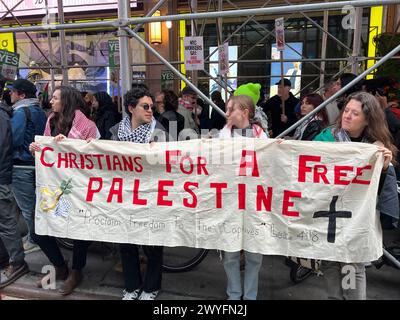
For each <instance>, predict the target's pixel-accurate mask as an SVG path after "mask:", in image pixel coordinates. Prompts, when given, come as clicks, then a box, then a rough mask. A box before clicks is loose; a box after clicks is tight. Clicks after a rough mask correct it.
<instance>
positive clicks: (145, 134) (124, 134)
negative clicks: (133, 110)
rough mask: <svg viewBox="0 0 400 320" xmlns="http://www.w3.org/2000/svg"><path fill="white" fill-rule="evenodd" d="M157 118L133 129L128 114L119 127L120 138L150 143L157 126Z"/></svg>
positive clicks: (121, 139)
mask: <svg viewBox="0 0 400 320" xmlns="http://www.w3.org/2000/svg"><path fill="white" fill-rule="evenodd" d="M155 121H156V120H155V119H154V118H153V119H152V121H151V122H149V123H145V124H142V125H140V126H139V127H137V128H136V129H134V130H132V126H131V119H130V118H129V116H126V117H125V118H124V120H122V121H121V123H120V124H119V127H118V139H119V140H120V141H130V142H136V143H149V142H150V139H151V134H152V131H153V130H152V129H154V127H155Z"/></svg>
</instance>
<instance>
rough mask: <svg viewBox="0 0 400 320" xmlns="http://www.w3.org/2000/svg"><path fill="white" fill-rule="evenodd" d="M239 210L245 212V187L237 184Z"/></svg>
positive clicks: (242, 184)
mask: <svg viewBox="0 0 400 320" xmlns="http://www.w3.org/2000/svg"><path fill="white" fill-rule="evenodd" d="M238 198H239V199H238V200H239V210H246V185H245V184H244V183H239V184H238Z"/></svg>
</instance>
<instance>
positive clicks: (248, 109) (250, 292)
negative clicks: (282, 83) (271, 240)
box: [219, 95, 267, 300]
mask: <svg viewBox="0 0 400 320" xmlns="http://www.w3.org/2000/svg"><path fill="white" fill-rule="evenodd" d="M226 110H227V111H226V116H227V124H226V125H225V127H224V128H223V129H221V131H220V132H219V138H235V137H240V136H245V137H249V138H261V139H267V135H266V134H265V132H264V130H263V128H262V127H261V125H260V124H259V123H257V122H255V120H254V115H255V105H254V102H253V100H252V99H251V98H250V97H249V96H245V95H238V96H234V97H231V98H230V99H229V101H228V104H227V108H226ZM244 256H245V271H244V290H242V284H241V279H240V251H236V252H227V251H225V252H224V269H225V272H226V276H227V279H228V283H227V288H226V293H227V294H228V299H229V300H240V299H241V298H242V297H243V299H244V300H256V299H257V291H258V273H259V271H260V268H261V264H262V258H263V256H262V254H259V253H252V252H248V251H244Z"/></svg>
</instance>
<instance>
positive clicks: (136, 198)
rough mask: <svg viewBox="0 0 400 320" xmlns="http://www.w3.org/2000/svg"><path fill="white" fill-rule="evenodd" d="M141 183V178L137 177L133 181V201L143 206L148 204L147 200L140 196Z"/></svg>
mask: <svg viewBox="0 0 400 320" xmlns="http://www.w3.org/2000/svg"><path fill="white" fill-rule="evenodd" d="M139 184H140V180H139V179H135V181H134V183H133V201H132V203H133V204H138V205H141V206H145V205H146V204H147V200H146V199H140V198H139Z"/></svg>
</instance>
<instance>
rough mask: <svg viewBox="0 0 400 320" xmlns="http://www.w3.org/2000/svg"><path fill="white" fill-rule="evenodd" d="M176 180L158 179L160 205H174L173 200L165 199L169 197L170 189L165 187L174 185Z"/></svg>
mask: <svg viewBox="0 0 400 320" xmlns="http://www.w3.org/2000/svg"><path fill="white" fill-rule="evenodd" d="M173 186H174V182H173V181H172V180H159V181H158V195H157V205H158V206H166V207H172V205H173V202H172V200H165V199H164V198H165V197H168V190H165V189H164V188H165V187H173Z"/></svg>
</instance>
